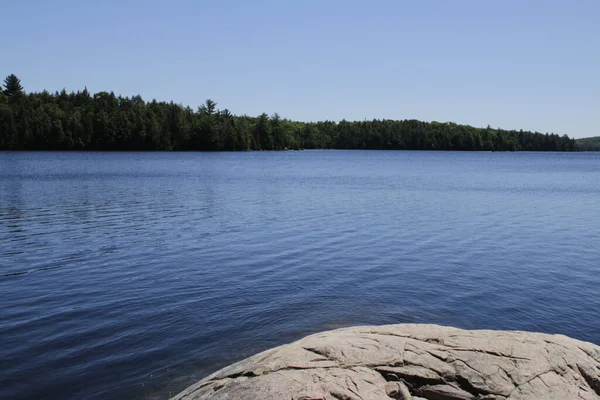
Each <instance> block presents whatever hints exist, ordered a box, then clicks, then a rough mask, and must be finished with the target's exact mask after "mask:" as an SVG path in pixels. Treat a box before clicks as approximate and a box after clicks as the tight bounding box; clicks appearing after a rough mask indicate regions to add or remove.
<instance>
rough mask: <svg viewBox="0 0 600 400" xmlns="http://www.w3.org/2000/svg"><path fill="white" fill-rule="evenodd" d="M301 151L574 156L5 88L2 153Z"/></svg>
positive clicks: (382, 126) (553, 140)
mask: <svg viewBox="0 0 600 400" xmlns="http://www.w3.org/2000/svg"><path fill="white" fill-rule="evenodd" d="M286 149H289V150H292V149H294V150H300V149H373V150H483V151H575V150H577V146H576V143H575V140H574V139H571V138H569V137H568V136H566V135H563V136H560V135H556V134H548V133H545V134H544V133H539V132H530V131H523V130H518V131H516V130H504V129H499V128H498V129H493V128H491V127H490V126H488V127H487V128H476V127H472V126H468V125H459V124H455V123H452V122H444V123H440V122H422V121H418V120H414V119H410V120H409V119H406V120H388V119H376V120H364V121H346V120H342V121H339V122H336V121H318V122H298V121H291V120H289V119H286V118H282V117H281V116H280V115H279V114H277V113H274V114H272V115H268V114H266V113H263V114H261V115H259V116H256V117H252V116H247V115H234V114H232V113H231V112H230V111H229V110H227V109H218V108H217V103H215V102H214V101H212V100H206V101H205V102H204V103H203V104H202V105H201V106H199V107H198V108H197V109H196V110H194V109H192V108H190V107H189V106H183V105H181V104H176V103H174V102H172V101H171V102H162V101H160V102H159V101H156V100H152V101H149V102H147V101H144V100H143V99H142V98H141V97H140V96H139V95H137V96H133V97H122V96H117V95H115V93H114V92H99V93H96V94H91V93H90V92H89V91H88V90H87V88H86V89H84V90H80V91H77V92H71V93H67V91H66V90H64V89H63V90H62V91H60V92H55V93H50V92H48V91H42V92H35V93H26V92H25V90H24V88H23V87H22V85H21V81H20V80H19V78H18V77H17V76H15V75H14V74H13V75H9V76H8V77H7V78H6V79H5V80H4V82H3V84H2V85H0V150H173V151H177V150H179V151H181V150H184V151H185V150H187V151H248V150H286Z"/></svg>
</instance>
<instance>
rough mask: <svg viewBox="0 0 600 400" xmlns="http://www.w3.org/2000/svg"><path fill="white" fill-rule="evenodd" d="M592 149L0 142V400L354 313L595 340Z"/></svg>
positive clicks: (183, 374) (169, 370) (219, 354)
mask: <svg viewBox="0 0 600 400" xmlns="http://www.w3.org/2000/svg"><path fill="white" fill-rule="evenodd" d="M599 288H600V154H593V153H580V154H566V153H558V154H556V153H553V154H538V153H454V152H392V151H389V152H380V151H368V152H362V151H304V152H253V153H218V154H207V153H0V398H12V399H19V398H22V399H26V398H47V399H51V398H55V399H65V398H81V399H83V398H85V399H118V398H140V399H143V398H166V397H168V396H169V394H175V393H176V392H178V391H180V390H182V389H183V388H184V387H186V386H187V385H189V384H191V383H193V382H194V381H195V380H197V379H200V378H201V377H203V376H204V375H206V374H208V373H210V372H213V371H214V370H216V369H218V368H220V367H222V366H224V365H226V364H228V363H230V362H233V361H236V360H239V359H240V358H242V357H245V356H248V355H251V354H253V353H255V352H258V351H261V350H264V349H266V348H268V347H271V346H274V345H278V344H281V343H285V342H289V341H292V340H295V339H297V338H300V337H301V336H304V335H306V334H309V333H312V332H316V331H320V330H325V329H332V328H337V327H342V326H348V325H355V324H389V323H402V322H425V323H439V324H448V325H454V326H458V327H463V328H492V329H520V330H535V331H543V332H551V333H562V334H566V335H569V336H572V337H575V338H579V339H583V340H587V341H591V342H594V343H597V344H600V289H599Z"/></svg>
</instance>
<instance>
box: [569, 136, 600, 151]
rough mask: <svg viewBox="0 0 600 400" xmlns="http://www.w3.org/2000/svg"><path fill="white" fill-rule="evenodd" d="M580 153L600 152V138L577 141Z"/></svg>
mask: <svg viewBox="0 0 600 400" xmlns="http://www.w3.org/2000/svg"><path fill="white" fill-rule="evenodd" d="M575 144H576V145H577V150H579V151H600V136H595V137H588V138H582V139H575Z"/></svg>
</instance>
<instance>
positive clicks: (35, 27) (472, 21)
mask: <svg viewBox="0 0 600 400" xmlns="http://www.w3.org/2000/svg"><path fill="white" fill-rule="evenodd" d="M0 9H1V10H2V13H1V14H2V24H0V34H1V37H2V38H3V39H4V40H3V45H2V59H1V62H0V75H2V76H5V75H8V74H10V73H15V74H16V75H17V76H19V77H20V78H21V81H22V83H23V86H24V87H25V89H26V90H27V91H38V90H42V89H48V90H51V91H54V90H60V89H62V88H66V89H67V90H77V89H82V88H83V87H84V86H87V87H88V89H89V90H90V91H92V92H97V91H101V90H114V91H115V92H116V93H118V94H123V95H127V96H130V95H134V94H138V93H139V94H141V95H142V96H143V97H144V98H145V99H147V100H150V99H152V98H156V99H157V100H167V101H169V100H174V101H175V102H176V103H182V104H184V105H191V106H193V107H196V106H197V105H198V104H200V103H201V102H203V101H204V100H205V99H207V98H211V99H213V100H215V101H217V103H218V106H219V107H220V108H228V109H230V110H231V111H232V112H234V113H236V114H248V115H258V114H260V113H262V112H267V113H269V114H271V113H273V112H278V113H279V114H281V115H282V116H283V117H287V118H291V119H296V120H302V121H311V120H312V121H314V120H324V119H330V120H341V119H344V118H345V119H348V120H363V119H365V118H366V119H372V118H390V119H405V118H409V119H410V118H416V119H421V120H426V121H434V120H435V121H454V122H457V123H464V124H469V125H474V126H486V125H488V124H489V125H491V126H493V127H503V128H507V129H520V128H522V129H530V130H537V131H541V132H554V133H560V134H565V133H566V134H568V135H570V136H573V137H584V136H595V135H600V24H599V23H598V21H599V20H600V1H598V0H571V1H567V0H564V1H556V0H543V1H541V0H503V1H486V0H452V1H450V0H413V1H401V0H389V1H388V0H381V1H377V0H373V1H353V0H320V1H316V0H304V1H299V0H293V1H292V0H290V1H287V0H276V1H270V0H269V1H266V0H252V1H249V0H213V1H210V2H209V1H200V0H195V1H192V0H173V1H163V0H161V1H158V0H144V1H139V0H120V1H113V0H104V1H96V2H91V1H82V0H76V1H75V0H69V1H66V0H53V1H47V0H44V1H33V0H19V1H4V2H2V5H1V8H0Z"/></svg>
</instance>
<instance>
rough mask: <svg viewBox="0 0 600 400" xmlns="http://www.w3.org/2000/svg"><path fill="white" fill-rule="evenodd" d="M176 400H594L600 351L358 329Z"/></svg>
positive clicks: (422, 328) (464, 333)
mask: <svg viewBox="0 0 600 400" xmlns="http://www.w3.org/2000/svg"><path fill="white" fill-rule="evenodd" d="M174 399H177V400H184V399H185V400H192V399H194V400H200V399H211V400H212V399H293V400H317V399H324V400H341V399H343V400H355V399H356V400H361V399H362V400H375V399H378V400H379V399H403V400H411V399H412V400H422V399H427V400H475V399H477V400H484V399H487V400H492V399H511V400H525V399H547V400H550V399H556V400H565V399H584V400H588V399H589V400H599V399H600V347H598V346H596V345H594V344H591V343H587V342H582V341H579V340H575V339H571V338H568V337H566V336H562V335H548V334H542V333H530V332H516V331H515V332H512V331H490V330H474V331H473V330H461V329H456V328H451V327H442V326H437V325H416V324H404V325H387V326H361V327H354V328H345V329H338V330H335V331H330V332H323V333H318V334H315V335H311V336H307V337H305V338H303V339H301V340H299V341H297V342H294V343H291V344H287V345H284V346H280V347H277V348H274V349H271V350H267V351H265V352H262V353H260V354H257V355H255V356H253V357H250V358H248V359H246V360H243V361H240V362H238V363H236V364H233V365H231V366H228V367H226V368H223V369H222V370H220V371H218V372H216V373H214V374H212V375H210V376H208V377H207V378H205V379H203V380H202V381H200V382H198V383H197V384H195V385H192V386H190V387H189V388H187V389H186V390H184V391H183V392H181V393H180V394H179V395H177V396H176V397H175V398H174Z"/></svg>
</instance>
